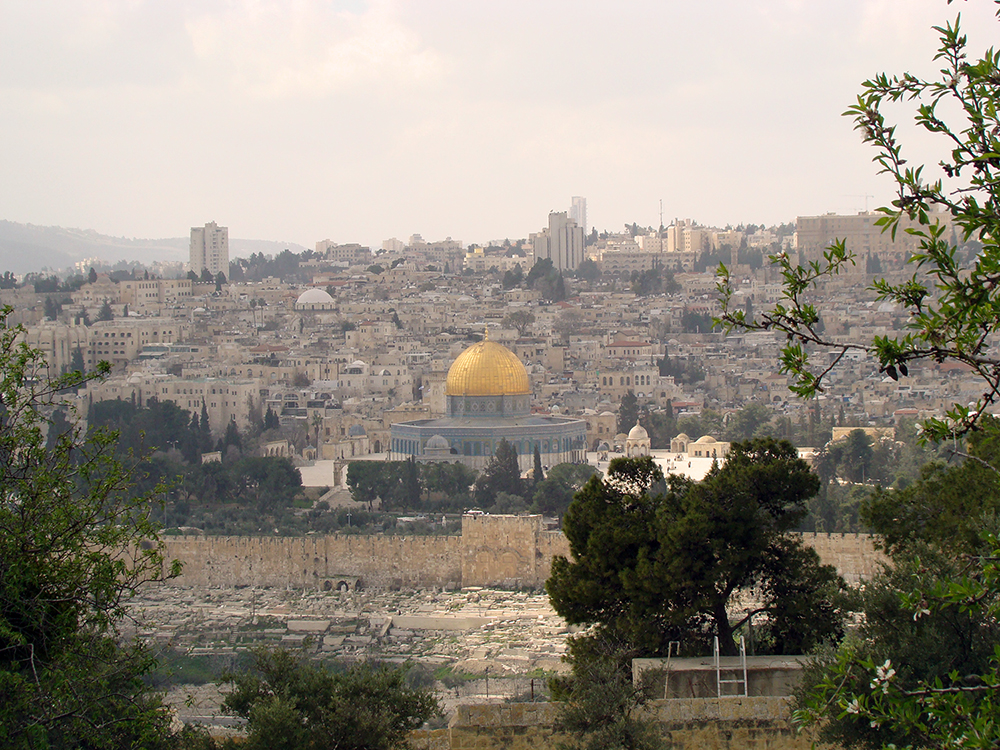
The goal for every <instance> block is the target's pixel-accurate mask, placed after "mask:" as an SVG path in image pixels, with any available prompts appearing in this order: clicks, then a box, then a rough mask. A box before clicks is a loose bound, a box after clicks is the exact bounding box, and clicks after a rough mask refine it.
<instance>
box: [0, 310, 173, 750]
mask: <svg viewBox="0 0 1000 750" xmlns="http://www.w3.org/2000/svg"><path fill="white" fill-rule="evenodd" d="M9 312H10V310H9V309H7V310H4V311H3V312H2V313H0V745H2V746H3V747H6V748H59V747H67V748H69V747H79V746H80V745H81V738H84V737H85V738H86V743H87V747H92V748H104V747H116V748H117V747H131V746H143V747H156V746H158V744H159V743H160V742H161V741H162V740H163V738H164V737H165V736H166V732H165V723H166V716H165V714H164V713H163V712H162V711H160V710H159V701H158V700H157V698H156V697H155V696H152V695H148V694H147V692H146V688H145V686H144V684H143V682H142V677H143V676H144V675H145V674H146V673H147V672H148V671H149V670H150V669H151V666H152V662H151V660H150V659H149V658H148V657H147V656H146V654H145V653H144V652H143V650H142V649H141V648H139V647H138V646H135V645H131V644H128V643H127V642H124V641H123V640H122V639H121V638H120V637H119V636H120V634H119V626H120V624H121V622H122V619H123V617H124V615H125V607H126V605H127V603H128V601H129V599H130V597H131V596H132V595H133V594H134V593H135V591H136V589H137V588H138V587H139V586H140V585H141V584H142V583H144V582H146V581H151V580H156V579H158V578H161V577H162V576H164V575H169V574H170V573H176V572H177V567H176V566H167V567H165V561H164V559H163V556H162V554H161V552H160V546H159V543H158V538H157V527H156V526H155V524H154V523H153V521H152V519H151V517H150V512H151V508H152V505H151V498H149V497H147V496H138V497H137V496H136V495H135V494H134V492H133V491H132V487H131V479H132V475H131V473H130V471H129V468H128V467H127V466H125V465H124V464H123V463H122V462H121V461H119V460H118V459H117V458H116V456H115V453H114V445H115V434H114V433H113V432H108V431H104V430H97V431H94V432H91V433H90V434H88V435H87V436H86V437H85V436H84V435H83V434H82V432H81V430H80V428H79V426H78V425H77V424H76V421H75V419H73V415H69V417H68V418H67V416H66V415H65V413H64V414H63V419H62V422H61V424H60V426H59V427H58V429H56V430H54V431H53V435H52V436H51V437H50V438H48V439H47V437H46V434H45V433H46V430H47V428H49V427H50V425H51V424H52V421H51V420H52V416H51V415H52V413H53V410H54V403H55V402H56V401H57V400H58V394H59V393H60V391H63V390H65V389H67V388H70V387H73V386H77V385H79V384H81V383H82V382H83V381H84V380H85V376H84V375H83V374H81V373H74V374H72V375H67V376H65V377H63V378H60V379H58V380H56V381H52V380H49V379H48V378H47V376H46V367H45V363H44V362H43V361H42V359H41V356H40V354H39V352H37V351H36V350H33V349H31V348H29V347H28V346H26V345H25V344H24V343H18V340H17V337H18V335H19V333H20V331H19V329H17V328H15V327H10V326H8V325H7V316H8V315H9ZM107 369H108V368H107V366H106V365H104V364H102V366H101V368H100V372H106V371H107Z"/></svg>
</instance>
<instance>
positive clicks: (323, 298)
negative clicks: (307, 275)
mask: <svg viewBox="0 0 1000 750" xmlns="http://www.w3.org/2000/svg"><path fill="white" fill-rule="evenodd" d="M334 304H335V303H334V301H333V297H331V296H330V295H329V294H327V293H326V292H325V291H324V290H323V289H316V288H313V289H306V290H305V291H304V292H302V294H300V295H299V298H298V299H297V300H295V309H296V310H329V309H331V308H332V307H333V306H334Z"/></svg>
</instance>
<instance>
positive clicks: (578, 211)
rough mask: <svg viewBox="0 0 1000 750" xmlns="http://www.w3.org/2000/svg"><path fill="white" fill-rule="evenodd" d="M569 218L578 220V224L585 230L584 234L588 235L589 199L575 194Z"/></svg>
mask: <svg viewBox="0 0 1000 750" xmlns="http://www.w3.org/2000/svg"><path fill="white" fill-rule="evenodd" d="M569 218H571V219H572V220H573V221H575V222H576V225H577V226H578V227H580V228H581V229H582V230H583V236H584V237H586V236H587V199H586V198H581V197H580V196H579V195H574V196H573V199H572V203H571V204H570V207H569Z"/></svg>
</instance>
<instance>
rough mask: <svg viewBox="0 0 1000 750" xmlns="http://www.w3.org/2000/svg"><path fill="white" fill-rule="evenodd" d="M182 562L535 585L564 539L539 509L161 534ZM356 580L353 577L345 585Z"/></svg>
mask: <svg viewBox="0 0 1000 750" xmlns="http://www.w3.org/2000/svg"><path fill="white" fill-rule="evenodd" d="M804 541H805V542H806V544H809V545H811V546H812V547H814V548H815V549H816V551H817V552H819V555H820V558H821V559H822V560H823V562H826V563H831V564H833V565H835V566H836V567H837V568H838V570H840V572H841V574H842V575H844V577H845V578H847V579H848V580H851V581H857V580H858V579H859V578H862V577H867V576H870V575H871V574H872V573H874V572H875V570H876V569H877V566H878V562H879V560H880V559H881V556H880V555H879V554H878V553H877V552H876V551H875V549H874V547H873V545H872V541H871V539H870V538H869V537H867V536H864V535H852V534H846V535H841V534H806V535H805V536H804ZM164 542H165V544H166V557H167V559H168V560H172V559H178V560H180V561H181V562H183V563H184V573H183V575H182V576H181V577H180V578H179V579H176V583H177V584H179V585H182V586H268V587H286V586H291V587H294V588H319V589H324V588H331V587H332V588H334V589H336V588H338V587H339V583H340V582H342V581H343V580H344V579H345V578H350V579H361V585H363V586H370V587H375V588H398V587H411V586H412V587H424V586H427V587H429V586H438V587H447V588H451V587H458V586H493V587H507V588H515V587H517V588H541V587H542V586H544V585H545V581H546V579H547V578H548V577H549V573H550V572H551V569H552V559H553V558H554V557H555V556H556V555H564V556H569V544H568V542H567V541H566V537H565V536H563V534H562V533H561V532H558V531H546V530H544V529H543V528H542V519H541V516H465V517H464V519H463V521H462V535H461V536H413V537H399V536H361V535H347V534H332V535H330V536H307V537H296V538H288V537H212V536H184V537H165V538H164ZM351 585H352V586H353V584H351Z"/></svg>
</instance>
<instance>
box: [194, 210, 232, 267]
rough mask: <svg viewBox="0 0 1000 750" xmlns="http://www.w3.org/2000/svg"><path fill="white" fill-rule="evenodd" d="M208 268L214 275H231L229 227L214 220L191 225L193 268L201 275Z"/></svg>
mask: <svg viewBox="0 0 1000 750" xmlns="http://www.w3.org/2000/svg"><path fill="white" fill-rule="evenodd" d="M206 268H207V269H208V271H209V273H211V274H212V276H218V275H219V273H220V272H221V273H222V274H224V275H225V276H226V277H227V278H228V277H229V227H220V226H219V225H218V224H216V223H215V222H214V221H211V222H209V223H208V224H206V225H205V226H204V227H191V270H192V271H194V272H195V273H196V274H198V275H199V276H201V273H202V271H203V270H205V269H206Z"/></svg>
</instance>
